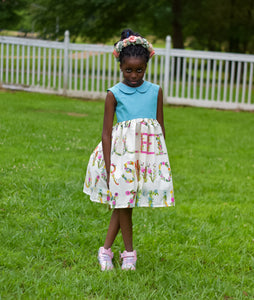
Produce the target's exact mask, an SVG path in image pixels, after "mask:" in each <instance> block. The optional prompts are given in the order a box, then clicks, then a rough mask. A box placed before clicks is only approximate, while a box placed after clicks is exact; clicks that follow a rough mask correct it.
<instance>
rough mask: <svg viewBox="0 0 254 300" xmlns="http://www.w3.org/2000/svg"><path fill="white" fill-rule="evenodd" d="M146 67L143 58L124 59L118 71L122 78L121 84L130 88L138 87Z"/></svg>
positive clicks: (131, 57)
mask: <svg viewBox="0 0 254 300" xmlns="http://www.w3.org/2000/svg"><path fill="white" fill-rule="evenodd" d="M146 65H147V64H146V61H145V59H144V58H143V57H135V56H130V57H125V58H124V59H123V61H122V63H121V64H120V69H121V71H122V72H123V77H124V80H123V83H125V84H126V85H128V86H130V87H138V86H140V85H141V84H142V83H143V77H144V74H145V71H146Z"/></svg>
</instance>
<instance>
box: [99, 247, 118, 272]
mask: <svg viewBox="0 0 254 300" xmlns="http://www.w3.org/2000/svg"><path fill="white" fill-rule="evenodd" d="M113 257H114V253H113V252H112V251H111V248H109V249H105V248H104V247H100V249H99V251H98V260H99V263H100V265H101V270H102V271H105V270H112V269H113V268H114V266H113V264H112V258H113Z"/></svg>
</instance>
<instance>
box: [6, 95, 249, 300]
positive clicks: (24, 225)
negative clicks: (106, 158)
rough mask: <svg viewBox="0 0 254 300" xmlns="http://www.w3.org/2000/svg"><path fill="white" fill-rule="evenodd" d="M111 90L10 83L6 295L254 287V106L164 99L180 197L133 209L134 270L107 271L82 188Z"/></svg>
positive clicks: (149, 293)
mask: <svg viewBox="0 0 254 300" xmlns="http://www.w3.org/2000/svg"><path fill="white" fill-rule="evenodd" d="M103 109H104V102H93V101H79V100H75V99H68V98H63V97H58V96H48V95H41V94H33V93H24V92H3V91H0V119H1V122H0V178H1V186H0V227H1V235H0V297H1V298H2V299H174V300H175V299H184V300H186V299H252V298H253V297H254V284H253V276H254V271H253V270H254V256H253V239H254V236H253V217H254V216H253V194H254V177H253V173H254V172H253V170H254V160H253V148H254V140H253V135H252V134H251V133H252V131H251V130H252V129H251V128H252V126H253V121H254V115H253V114H252V113H246V112H231V111H218V110H208V109H202V108H191V107H172V106H171V107H170V106H165V107H164V116H165V127H166V143H167V147H168V152H169V157H170V161H171V167H172V171H173V180H174V187H175V199H176V207H175V208H168V209H167V208H166V209H145V208H138V209H135V210H134V214H133V217H134V220H133V223H134V244H135V247H136V249H137V252H138V261H137V270H136V272H122V271H121V270H120V265H119V261H118V258H119V255H118V251H119V250H121V251H123V242H122V240H121V237H120V236H119V237H118V238H117V240H116V242H115V244H114V246H113V251H114V253H115V257H114V264H115V266H116V268H115V270H114V271H113V272H105V273H102V272H101V271H100V270H99V265H98V263H97V258H96V256H97V250H98V248H99V247H100V246H101V245H102V243H103V240H104V238H105V235H106V230H107V226H108V223H109V219H110V212H109V211H108V209H107V208H106V207H104V206H103V205H100V204H95V203H92V202H91V201H90V200H89V198H88V196H86V195H85V194H83V193H82V185H83V181H84V177H85V168H86V165H87V162H88V159H89V156H90V154H91V152H92V150H93V149H94V148H95V146H96V145H97V144H98V142H99V141H100V137H101V130H102V120H103Z"/></svg>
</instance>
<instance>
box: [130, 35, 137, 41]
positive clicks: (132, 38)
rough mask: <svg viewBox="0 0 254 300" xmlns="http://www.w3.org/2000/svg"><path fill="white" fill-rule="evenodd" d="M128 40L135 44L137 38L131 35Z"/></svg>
mask: <svg viewBox="0 0 254 300" xmlns="http://www.w3.org/2000/svg"><path fill="white" fill-rule="evenodd" d="M128 40H129V41H130V42H131V43H135V42H136V40H137V37H136V36H134V35H131V36H130V37H129V38H128Z"/></svg>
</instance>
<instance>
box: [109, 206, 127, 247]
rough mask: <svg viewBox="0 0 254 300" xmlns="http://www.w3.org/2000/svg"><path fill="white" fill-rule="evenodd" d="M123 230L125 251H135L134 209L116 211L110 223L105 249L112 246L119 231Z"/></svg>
mask: <svg viewBox="0 0 254 300" xmlns="http://www.w3.org/2000/svg"><path fill="white" fill-rule="evenodd" d="M120 228H121V232H122V236H123V241H124V245H125V249H126V250H127V251H128V252H131V251H133V244H132V208H118V209H114V211H113V213H112V216H111V220H110V223H109V228H108V233H107V236H106V240H105V243H104V248H105V249H108V248H110V247H111V246H112V244H113V242H114V240H115V238H116V236H117V234H118V231H119V229H120Z"/></svg>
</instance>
